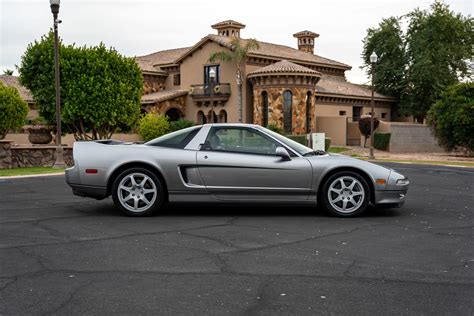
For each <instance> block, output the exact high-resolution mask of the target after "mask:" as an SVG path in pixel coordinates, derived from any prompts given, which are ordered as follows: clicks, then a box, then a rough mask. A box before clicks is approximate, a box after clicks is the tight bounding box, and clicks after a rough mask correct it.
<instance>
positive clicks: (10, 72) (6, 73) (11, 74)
mask: <svg viewBox="0 0 474 316" xmlns="http://www.w3.org/2000/svg"><path fill="white" fill-rule="evenodd" d="M3 75H4V76H13V70H11V69H5V70H4V71H3Z"/></svg>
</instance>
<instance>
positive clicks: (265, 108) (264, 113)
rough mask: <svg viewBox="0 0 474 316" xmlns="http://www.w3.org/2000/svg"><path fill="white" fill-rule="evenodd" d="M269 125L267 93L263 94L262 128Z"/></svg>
mask: <svg viewBox="0 0 474 316" xmlns="http://www.w3.org/2000/svg"><path fill="white" fill-rule="evenodd" d="M267 125H268V93H267V91H263V92H262V126H263V127H266V126H267Z"/></svg>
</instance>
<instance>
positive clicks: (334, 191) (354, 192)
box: [328, 176, 365, 214]
mask: <svg viewBox="0 0 474 316" xmlns="http://www.w3.org/2000/svg"><path fill="white" fill-rule="evenodd" d="M364 198H365V190H364V187H363V186H362V183H360V181H359V180H357V179H356V178H354V177H351V176H342V177H339V178H337V179H336V180H334V181H333V182H332V183H331V185H330V186H329V190H328V201H329V203H330V204H331V206H332V207H333V208H334V209H335V210H337V211H338V212H341V213H346V214H347V213H352V212H355V211H357V210H358V209H359V208H360V207H361V205H362V203H364Z"/></svg>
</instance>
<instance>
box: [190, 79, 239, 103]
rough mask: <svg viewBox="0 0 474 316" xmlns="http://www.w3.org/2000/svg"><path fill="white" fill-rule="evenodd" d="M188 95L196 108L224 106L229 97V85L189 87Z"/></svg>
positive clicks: (196, 85) (197, 85)
mask: <svg viewBox="0 0 474 316" xmlns="http://www.w3.org/2000/svg"><path fill="white" fill-rule="evenodd" d="M189 95H190V96H191V98H192V99H193V101H194V102H195V103H196V105H197V106H202V105H204V106H208V105H210V104H211V102H212V103H214V105H224V103H225V102H227V100H229V97H230V83H220V84H216V85H214V84H209V85H207V84H205V85H203V84H200V85H199V84H195V85H191V89H190V91H189Z"/></svg>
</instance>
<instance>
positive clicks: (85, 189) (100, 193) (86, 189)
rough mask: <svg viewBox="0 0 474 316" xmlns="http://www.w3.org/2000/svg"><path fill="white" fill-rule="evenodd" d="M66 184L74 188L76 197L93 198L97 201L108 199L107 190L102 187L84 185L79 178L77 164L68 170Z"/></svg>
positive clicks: (73, 191)
mask: <svg viewBox="0 0 474 316" xmlns="http://www.w3.org/2000/svg"><path fill="white" fill-rule="evenodd" d="M66 183H67V184H69V186H70V187H71V188H72V193H73V194H74V195H78V196H82V197H91V198H94V199H97V200H102V199H104V198H106V197H107V188H106V187H102V186H93V185H82V184H79V183H81V178H80V176H79V168H77V164H75V165H74V166H73V167H71V168H68V169H66Z"/></svg>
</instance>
